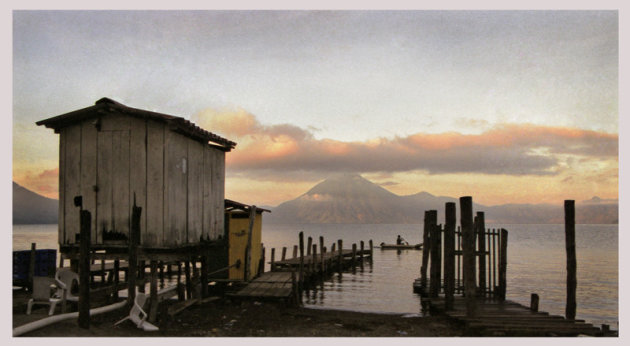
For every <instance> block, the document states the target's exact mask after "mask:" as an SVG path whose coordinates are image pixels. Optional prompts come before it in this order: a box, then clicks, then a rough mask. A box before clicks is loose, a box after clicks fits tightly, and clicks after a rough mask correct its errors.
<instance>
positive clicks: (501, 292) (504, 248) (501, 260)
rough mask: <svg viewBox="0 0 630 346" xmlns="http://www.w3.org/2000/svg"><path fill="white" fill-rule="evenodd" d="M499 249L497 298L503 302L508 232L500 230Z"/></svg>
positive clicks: (505, 284) (505, 289)
mask: <svg viewBox="0 0 630 346" xmlns="http://www.w3.org/2000/svg"><path fill="white" fill-rule="evenodd" d="M500 242H501V248H500V249H499V298H500V299H501V300H505V293H506V291H507V244H508V231H507V230H505V229H503V228H501V236H500Z"/></svg>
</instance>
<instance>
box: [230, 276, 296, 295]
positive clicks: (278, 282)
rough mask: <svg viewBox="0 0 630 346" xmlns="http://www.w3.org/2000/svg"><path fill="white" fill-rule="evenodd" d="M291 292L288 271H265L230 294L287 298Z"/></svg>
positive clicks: (291, 286) (291, 285)
mask: <svg viewBox="0 0 630 346" xmlns="http://www.w3.org/2000/svg"><path fill="white" fill-rule="evenodd" d="M292 292H293V284H292V281H291V273H290V272H266V273H264V274H262V275H261V276H260V277H258V278H256V279H254V280H253V281H252V282H250V283H249V284H248V285H247V286H245V287H243V288H242V289H241V290H239V291H238V292H236V293H234V294H232V295H233V296H235V297H252V298H288V297H290V296H291V293H292Z"/></svg>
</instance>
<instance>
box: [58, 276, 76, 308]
mask: <svg viewBox="0 0 630 346" xmlns="http://www.w3.org/2000/svg"><path fill="white" fill-rule="evenodd" d="M75 281H76V283H77V285H78V284H79V274H77V273H75V272H73V271H72V270H71V269H70V268H59V269H58V270H57V273H55V285H56V286H57V292H56V293H55V298H58V299H61V306H62V311H63V312H65V309H66V302H67V301H71V302H77V303H78V302H79V296H77V295H74V294H73V293H72V287H73V286H74V282H75Z"/></svg>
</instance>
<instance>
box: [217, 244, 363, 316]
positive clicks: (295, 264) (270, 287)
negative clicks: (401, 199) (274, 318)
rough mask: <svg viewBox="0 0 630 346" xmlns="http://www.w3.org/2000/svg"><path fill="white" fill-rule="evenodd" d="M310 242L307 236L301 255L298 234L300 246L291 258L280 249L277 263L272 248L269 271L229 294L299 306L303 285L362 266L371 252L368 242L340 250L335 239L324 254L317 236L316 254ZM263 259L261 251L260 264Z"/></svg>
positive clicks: (285, 250) (324, 250) (295, 248)
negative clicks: (366, 245)
mask: <svg viewBox="0 0 630 346" xmlns="http://www.w3.org/2000/svg"><path fill="white" fill-rule="evenodd" d="M312 242H313V239H312V238H311V237H309V238H308V245H307V249H309V250H310V251H308V252H306V253H304V234H303V233H302V232H300V234H299V244H300V245H299V247H298V246H297V245H296V246H295V247H294V249H293V250H294V251H293V257H292V258H289V259H287V258H285V257H286V253H287V248H283V249H282V257H281V258H280V260H278V261H276V260H275V249H272V250H271V261H270V262H269V264H270V268H271V271H269V272H264V271H262V272H261V273H260V275H259V276H258V277H257V278H255V279H253V280H252V281H250V282H248V283H246V286H245V287H243V288H241V289H240V290H238V291H237V292H235V293H231V294H229V295H230V296H232V297H238V298H254V299H284V300H286V301H287V302H289V303H295V304H299V303H300V302H301V297H302V289H303V288H304V287H305V286H308V285H310V284H311V283H313V282H319V281H321V280H324V279H325V278H326V277H328V276H329V275H331V274H332V273H335V272H338V273H341V272H343V271H345V270H348V269H350V268H355V267H356V266H363V262H364V261H365V260H370V261H371V259H372V254H373V251H374V247H373V243H372V240H370V241H369V247H368V248H367V249H366V248H365V243H364V242H363V241H361V242H360V247H358V248H357V245H356V244H352V248H351V249H343V241H342V240H338V241H337V243H333V245H332V246H331V251H328V249H327V248H326V247H325V246H323V244H324V238H323V237H320V239H319V249H320V250H319V252H318V246H317V245H316V244H312ZM298 248H299V253H298ZM264 258H265V256H264V250H263V256H262V260H263V261H264ZM259 268H264V266H262V265H261V266H260V267H259Z"/></svg>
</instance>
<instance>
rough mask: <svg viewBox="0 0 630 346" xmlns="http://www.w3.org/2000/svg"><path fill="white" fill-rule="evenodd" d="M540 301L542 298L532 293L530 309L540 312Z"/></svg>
mask: <svg viewBox="0 0 630 346" xmlns="http://www.w3.org/2000/svg"><path fill="white" fill-rule="evenodd" d="M539 301H540V297H538V294H536V293H532V296H531V300H530V303H529V309H530V310H531V311H533V312H538V302H539Z"/></svg>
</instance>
